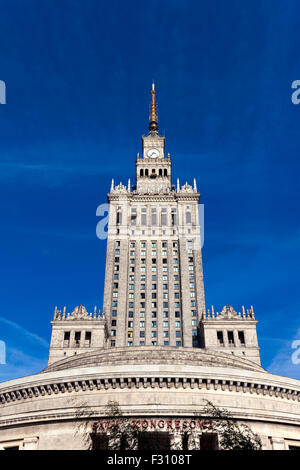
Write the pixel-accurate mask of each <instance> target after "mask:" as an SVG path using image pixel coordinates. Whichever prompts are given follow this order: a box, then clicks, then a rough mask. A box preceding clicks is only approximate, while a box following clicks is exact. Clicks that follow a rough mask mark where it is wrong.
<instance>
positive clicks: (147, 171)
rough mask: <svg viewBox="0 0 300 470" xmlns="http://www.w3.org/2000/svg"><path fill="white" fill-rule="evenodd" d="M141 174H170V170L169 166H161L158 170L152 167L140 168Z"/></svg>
mask: <svg viewBox="0 0 300 470" xmlns="http://www.w3.org/2000/svg"><path fill="white" fill-rule="evenodd" d="M140 176H142V177H143V176H150V177H151V176H152V177H153V176H168V170H167V168H159V169H158V171H157V172H156V169H155V168H152V169H151V171H150V169H149V168H145V169H144V168H141V169H140Z"/></svg>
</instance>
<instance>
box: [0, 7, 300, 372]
mask: <svg viewBox="0 0 300 470" xmlns="http://www.w3.org/2000/svg"><path fill="white" fill-rule="evenodd" d="M298 3H299V2H297V1H296V0H287V1H284V0H280V1H279V0H272V1H269V0H263V1H261V0H251V2H241V1H240V0H239V1H236V0H227V1H226V2H225V1H224V0H223V1H221V0H215V1H213V2H208V1H205V2H204V1H199V0H198V1H190V0H172V1H170V0H160V1H158V0H148V1H147V2H146V1H135V0H129V2H121V1H120V0H111V1H110V2H104V1H102V0H98V1H94V0H85V1H83V0H59V1H58V0H27V1H26V2H24V0H0V6H1V16H0V47H1V54H0V79H1V80H4V81H5V83H6V87H7V104H6V105H1V106H0V125H1V128H0V135H1V153H0V210H1V244H0V256H1V258H0V259H1V263H0V266H1V274H0V276H1V277H0V280H1V290H0V291H1V312H0V340H2V341H5V343H6V348H7V363H6V364H5V365H0V381H3V380H7V379H10V378H14V377H18V376H23V375H28V374H31V373H35V372H38V371H40V370H41V369H42V368H44V367H45V366H46V363H47V356H48V343H49V341H50V333H51V329H50V321H51V319H52V316H53V310H54V307H55V305H57V306H58V307H60V308H62V307H63V306H64V305H66V306H67V308H68V311H71V310H72V309H73V308H74V307H75V306H76V305H77V304H79V303H82V304H84V305H85V306H86V307H87V308H88V309H89V310H90V311H92V309H93V307H94V305H98V306H102V294H103V284H104V269H105V250H106V245H105V241H100V240H98V239H97V238H96V232H95V230H96V224H97V222H98V219H97V217H96V208H97V206H98V205H99V204H101V203H104V202H106V193H107V192H108V191H109V188H110V183H111V178H115V180H116V181H120V180H123V182H127V179H128V177H131V179H132V181H133V180H134V177H135V158H136V153H137V152H138V151H140V150H141V135H142V134H145V133H146V132H147V119H148V109H149V101H150V89H151V83H152V80H153V79H154V80H155V82H156V88H157V97H158V103H159V108H158V109H159V111H158V112H159V119H160V130H161V132H162V133H165V135H166V150H167V152H170V153H171V156H172V159H173V179H174V182H175V180H176V178H177V177H178V176H179V177H180V180H181V181H182V183H184V182H185V181H186V180H188V181H190V182H192V180H193V177H194V176H195V177H196V178H197V183H198V189H199V190H200V192H201V194H202V201H201V202H202V203H204V204H205V245H204V249H203V259H204V278H205V290H206V302H207V307H209V306H210V305H211V304H213V305H214V306H215V309H216V310H219V309H220V308H222V306H223V305H225V304H231V305H233V306H234V307H235V308H236V309H237V310H240V308H241V305H245V306H246V307H248V308H249V307H250V305H253V306H254V309H255V312H256V317H257V319H258V320H259V324H258V335H259V343H260V347H261V356H262V364H263V366H264V367H265V368H267V369H268V370H270V371H272V372H274V373H279V374H281V375H289V376H292V377H296V378H299V379H300V365H293V364H292V362H291V355H292V352H293V350H292V349H291V344H292V341H293V340H294V339H297V338H298V339H300V318H299V307H300V305H299V303H300V302H299V300H300V293H299V274H300V268H299V266H300V249H299V248H300V222H299V171H300V163H299V159H300V157H299V155H300V139H299V124H300V105H298V106H296V105H294V104H293V103H292V101H291V94H292V90H291V84H292V82H293V81H294V80H297V79H298V80H299V79H300V59H299V45H300V44H299V42H300V40H299V30H300V17H299V4H298Z"/></svg>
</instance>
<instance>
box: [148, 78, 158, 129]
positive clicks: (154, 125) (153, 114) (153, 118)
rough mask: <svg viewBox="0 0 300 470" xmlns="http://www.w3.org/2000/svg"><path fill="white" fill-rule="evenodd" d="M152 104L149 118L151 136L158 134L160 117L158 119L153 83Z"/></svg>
mask: <svg viewBox="0 0 300 470" xmlns="http://www.w3.org/2000/svg"><path fill="white" fill-rule="evenodd" d="M151 93H152V102H151V109H150V116H149V131H150V133H151V134H157V133H158V117H157V106H156V101H155V85H154V82H153V83H152V92H151Z"/></svg>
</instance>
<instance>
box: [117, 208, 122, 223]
mask: <svg viewBox="0 0 300 470" xmlns="http://www.w3.org/2000/svg"><path fill="white" fill-rule="evenodd" d="M121 223H122V211H120V210H118V211H117V225H120V224H121Z"/></svg>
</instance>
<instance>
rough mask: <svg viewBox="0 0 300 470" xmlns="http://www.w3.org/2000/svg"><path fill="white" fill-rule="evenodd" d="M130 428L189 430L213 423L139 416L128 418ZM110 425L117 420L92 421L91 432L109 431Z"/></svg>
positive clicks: (115, 423)
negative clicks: (138, 417) (137, 417)
mask: <svg viewBox="0 0 300 470" xmlns="http://www.w3.org/2000/svg"><path fill="white" fill-rule="evenodd" d="M129 424H130V425H131V426H132V428H134V429H136V430H139V431H151V430H165V431H189V430H200V431H201V430H203V429H205V430H207V429H212V428H213V424H212V423H211V422H210V421H208V420H203V419H197V418H195V419H174V418H170V419H166V418H147V419H146V418H140V419H132V420H129ZM112 426H117V427H118V426H120V423H119V421H118V420H117V419H116V420H110V419H104V420H100V421H95V422H94V423H93V426H92V429H93V432H105V431H109V429H110V428H111V427H112Z"/></svg>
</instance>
